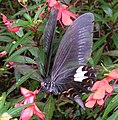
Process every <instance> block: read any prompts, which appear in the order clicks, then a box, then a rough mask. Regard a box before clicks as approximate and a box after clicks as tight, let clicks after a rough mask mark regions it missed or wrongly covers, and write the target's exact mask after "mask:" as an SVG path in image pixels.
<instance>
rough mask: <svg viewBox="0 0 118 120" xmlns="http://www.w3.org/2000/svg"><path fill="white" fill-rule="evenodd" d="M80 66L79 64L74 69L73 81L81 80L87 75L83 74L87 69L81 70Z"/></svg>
mask: <svg viewBox="0 0 118 120" xmlns="http://www.w3.org/2000/svg"><path fill="white" fill-rule="evenodd" d="M82 68H83V66H80V67H79V68H78V69H77V70H76V74H75V75H74V81H78V82H82V80H83V79H86V78H88V77H87V76H84V74H85V73H87V71H82Z"/></svg>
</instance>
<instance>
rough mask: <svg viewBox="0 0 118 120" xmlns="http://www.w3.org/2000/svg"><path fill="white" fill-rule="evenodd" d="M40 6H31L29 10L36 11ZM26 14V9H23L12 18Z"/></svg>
mask: <svg viewBox="0 0 118 120" xmlns="http://www.w3.org/2000/svg"><path fill="white" fill-rule="evenodd" d="M38 6H39V4H37V5H31V6H28V7H27V9H28V11H31V10H35V9H36V8H37V7H38ZM26 12H27V11H26V9H24V8H23V9H22V10H20V11H19V12H17V13H16V14H14V15H13V16H12V18H14V17H16V16H17V15H23V14H24V13H26Z"/></svg>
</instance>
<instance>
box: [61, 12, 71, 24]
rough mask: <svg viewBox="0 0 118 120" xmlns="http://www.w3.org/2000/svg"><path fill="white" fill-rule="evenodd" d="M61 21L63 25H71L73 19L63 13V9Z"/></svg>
mask: <svg viewBox="0 0 118 120" xmlns="http://www.w3.org/2000/svg"><path fill="white" fill-rule="evenodd" d="M62 22H63V24H64V25H67V26H68V25H72V23H73V21H72V20H71V19H70V15H69V14H67V13H65V12H64V11H63V12H62Z"/></svg>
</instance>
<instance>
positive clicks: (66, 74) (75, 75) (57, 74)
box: [41, 10, 96, 109]
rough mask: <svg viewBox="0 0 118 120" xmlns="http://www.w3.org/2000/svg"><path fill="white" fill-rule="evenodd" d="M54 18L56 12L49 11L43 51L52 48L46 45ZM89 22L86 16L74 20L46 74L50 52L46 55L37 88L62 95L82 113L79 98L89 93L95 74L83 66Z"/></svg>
mask: <svg viewBox="0 0 118 120" xmlns="http://www.w3.org/2000/svg"><path fill="white" fill-rule="evenodd" d="M57 14H58V11H55V10H54V11H52V13H51V15H50V18H49V22H48V24H47V28H50V29H47V31H46V33H45V35H44V40H45V41H46V42H45V46H46V50H47V49H51V48H52V47H51V46H50V45H49V44H47V43H53V40H54V37H53V34H54V29H55V27H56V18H57ZM93 21H94V16H93V14H92V13H86V14H83V15H81V16H80V17H78V18H77V19H76V20H75V21H74V22H73V25H72V26H70V27H69V28H68V29H67V31H66V33H65V34H64V36H63V38H62V40H61V42H60V45H59V47H58V50H57V53H56V56H55V59H54V63H53V66H52V68H51V72H49V71H48V70H49V68H50V63H49V62H48V61H50V58H51V57H50V53H51V50H49V51H46V54H47V55H46V60H47V62H46V64H45V77H44V80H43V81H42V82H41V86H42V87H43V88H44V89H45V90H46V91H47V92H48V93H52V94H54V95H58V94H65V95H66V96H67V97H69V98H71V99H73V100H75V101H76V102H77V103H79V104H80V106H81V107H82V108H83V109H84V105H83V102H82V100H81V99H80V97H81V95H82V94H83V93H88V92H90V88H91V87H92V85H93V83H94V81H95V78H96V76H95V74H96V72H95V70H94V69H93V68H92V67H88V66H87V62H88V59H89V58H90V56H91V48H92V43H93V39H92V37H93ZM46 67H47V68H48V70H47V69H46Z"/></svg>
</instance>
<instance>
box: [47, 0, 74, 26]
mask: <svg viewBox="0 0 118 120" xmlns="http://www.w3.org/2000/svg"><path fill="white" fill-rule="evenodd" d="M47 1H48V5H49V7H51V8H57V9H58V10H59V12H58V16H57V20H59V21H60V23H61V21H62V23H63V24H64V25H67V26H68V25H72V23H73V21H72V19H71V18H74V19H76V14H74V13H72V12H70V11H68V9H67V7H68V6H66V5H62V6H61V5H60V2H58V1H56V0H47ZM62 23H61V24H62Z"/></svg>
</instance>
